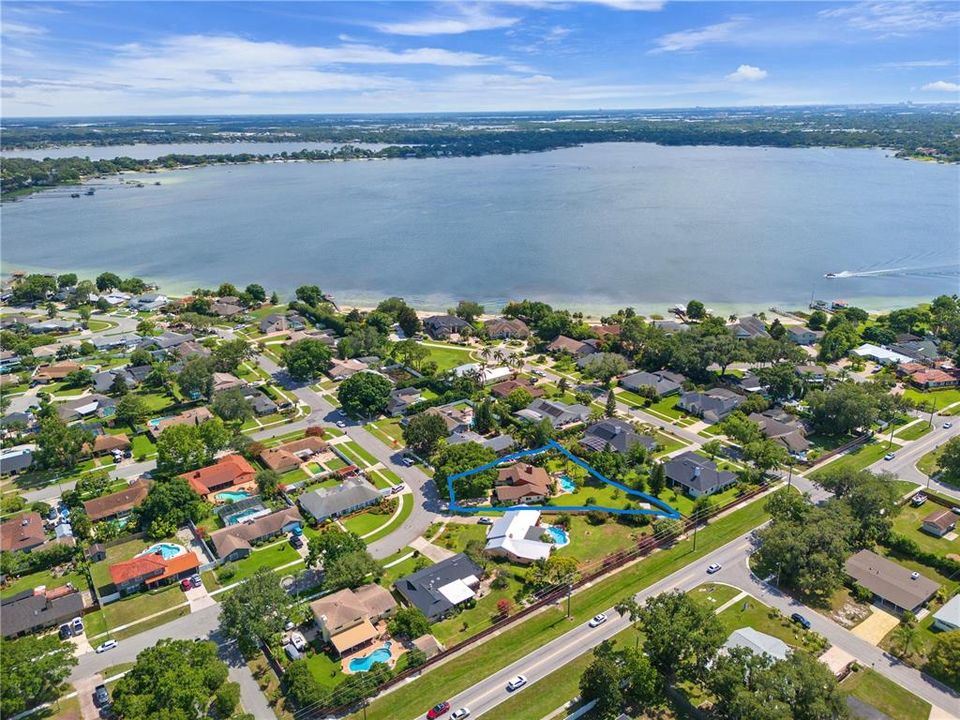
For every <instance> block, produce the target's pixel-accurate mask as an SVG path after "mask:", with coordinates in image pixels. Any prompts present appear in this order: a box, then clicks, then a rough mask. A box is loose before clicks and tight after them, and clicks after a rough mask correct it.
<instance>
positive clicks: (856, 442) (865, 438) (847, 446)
mask: <svg viewBox="0 0 960 720" xmlns="http://www.w3.org/2000/svg"><path fill="white" fill-rule="evenodd" d="M870 438H871V435H869V434H866V435H861V436H860V437H857V438H854V439H853V440H851V441H850V442H848V443H844V444H843V445H840V446H839V447H835V448H834V449H833V450H827V452H825V453H823V455H820V456H819V457H817V458H816V459H815V460H810V461H808V462H807V463H806V466H807V469H810V468H815V467H816V466H817V465H819V464H820V463H823V462H825V461H827V460H829V459H830V458H832V457H834V456H835V455H840V454H841V453H845V452H847V451H848V450H852V449H853V448H855V447H859V446H860V445H866V444H867V443H868V442H870Z"/></svg>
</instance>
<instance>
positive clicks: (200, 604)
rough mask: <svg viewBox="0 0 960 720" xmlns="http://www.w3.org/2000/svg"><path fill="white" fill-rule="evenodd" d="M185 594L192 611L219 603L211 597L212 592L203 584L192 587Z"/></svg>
mask: <svg viewBox="0 0 960 720" xmlns="http://www.w3.org/2000/svg"><path fill="white" fill-rule="evenodd" d="M184 595H185V596H186V598H187V602H189V603H190V612H192V613H195V612H196V611H197V610H203V609H204V608H208V607H210V606H211V605H216V604H217V601H216V600H214V599H213V598H212V597H210V593H209V592H208V591H207V588H206V587H204V586H203V585H201V586H200V587H196V588H195V587H192V588H190V589H189V590H187V591H186V592H185V593H184Z"/></svg>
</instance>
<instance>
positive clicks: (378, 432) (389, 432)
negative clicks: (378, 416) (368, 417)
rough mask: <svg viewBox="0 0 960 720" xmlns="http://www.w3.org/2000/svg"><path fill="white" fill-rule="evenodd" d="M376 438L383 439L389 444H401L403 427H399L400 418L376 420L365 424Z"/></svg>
mask: <svg viewBox="0 0 960 720" xmlns="http://www.w3.org/2000/svg"><path fill="white" fill-rule="evenodd" d="M365 427H366V429H367V430H368V431H370V432H371V433H372V434H373V435H374V437H376V438H377V439H378V440H382V441H385V442H386V444H387V445H389V446H392V447H393V446H395V445H394V443H393V442H392V441H396V445H403V428H401V427H400V418H387V419H386V420H377V422H373V423H369V424H368V425H366V426H365Z"/></svg>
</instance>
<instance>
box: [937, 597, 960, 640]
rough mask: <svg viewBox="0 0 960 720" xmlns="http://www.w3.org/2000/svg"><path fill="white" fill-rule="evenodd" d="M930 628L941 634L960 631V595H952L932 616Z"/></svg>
mask: <svg viewBox="0 0 960 720" xmlns="http://www.w3.org/2000/svg"><path fill="white" fill-rule="evenodd" d="M931 627H932V628H933V629H934V630H940V631H942V632H950V631H951V630H960V595H954V596H953V597H952V598H950V599H949V600H948V601H947V602H946V603H945V604H944V606H943V607H942V608H940V609H939V610H937V611H936V612H935V613H934V614H933V625H932V626H931Z"/></svg>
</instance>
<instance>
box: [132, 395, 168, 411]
mask: <svg viewBox="0 0 960 720" xmlns="http://www.w3.org/2000/svg"><path fill="white" fill-rule="evenodd" d="M134 395H136V396H137V397H139V398H140V399H141V400H143V401H144V403H146V406H147V410H148V411H149V412H150V413H154V414H155V413H159V412H163V411H164V410H166V409H167V408H170V407H172V406H173V405H175V404H176V402H177V401H176V400H174V399H173V398H171V397H170V396H169V395H165V394H163V393H156V392H146V391H142V390H135V391H134Z"/></svg>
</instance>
